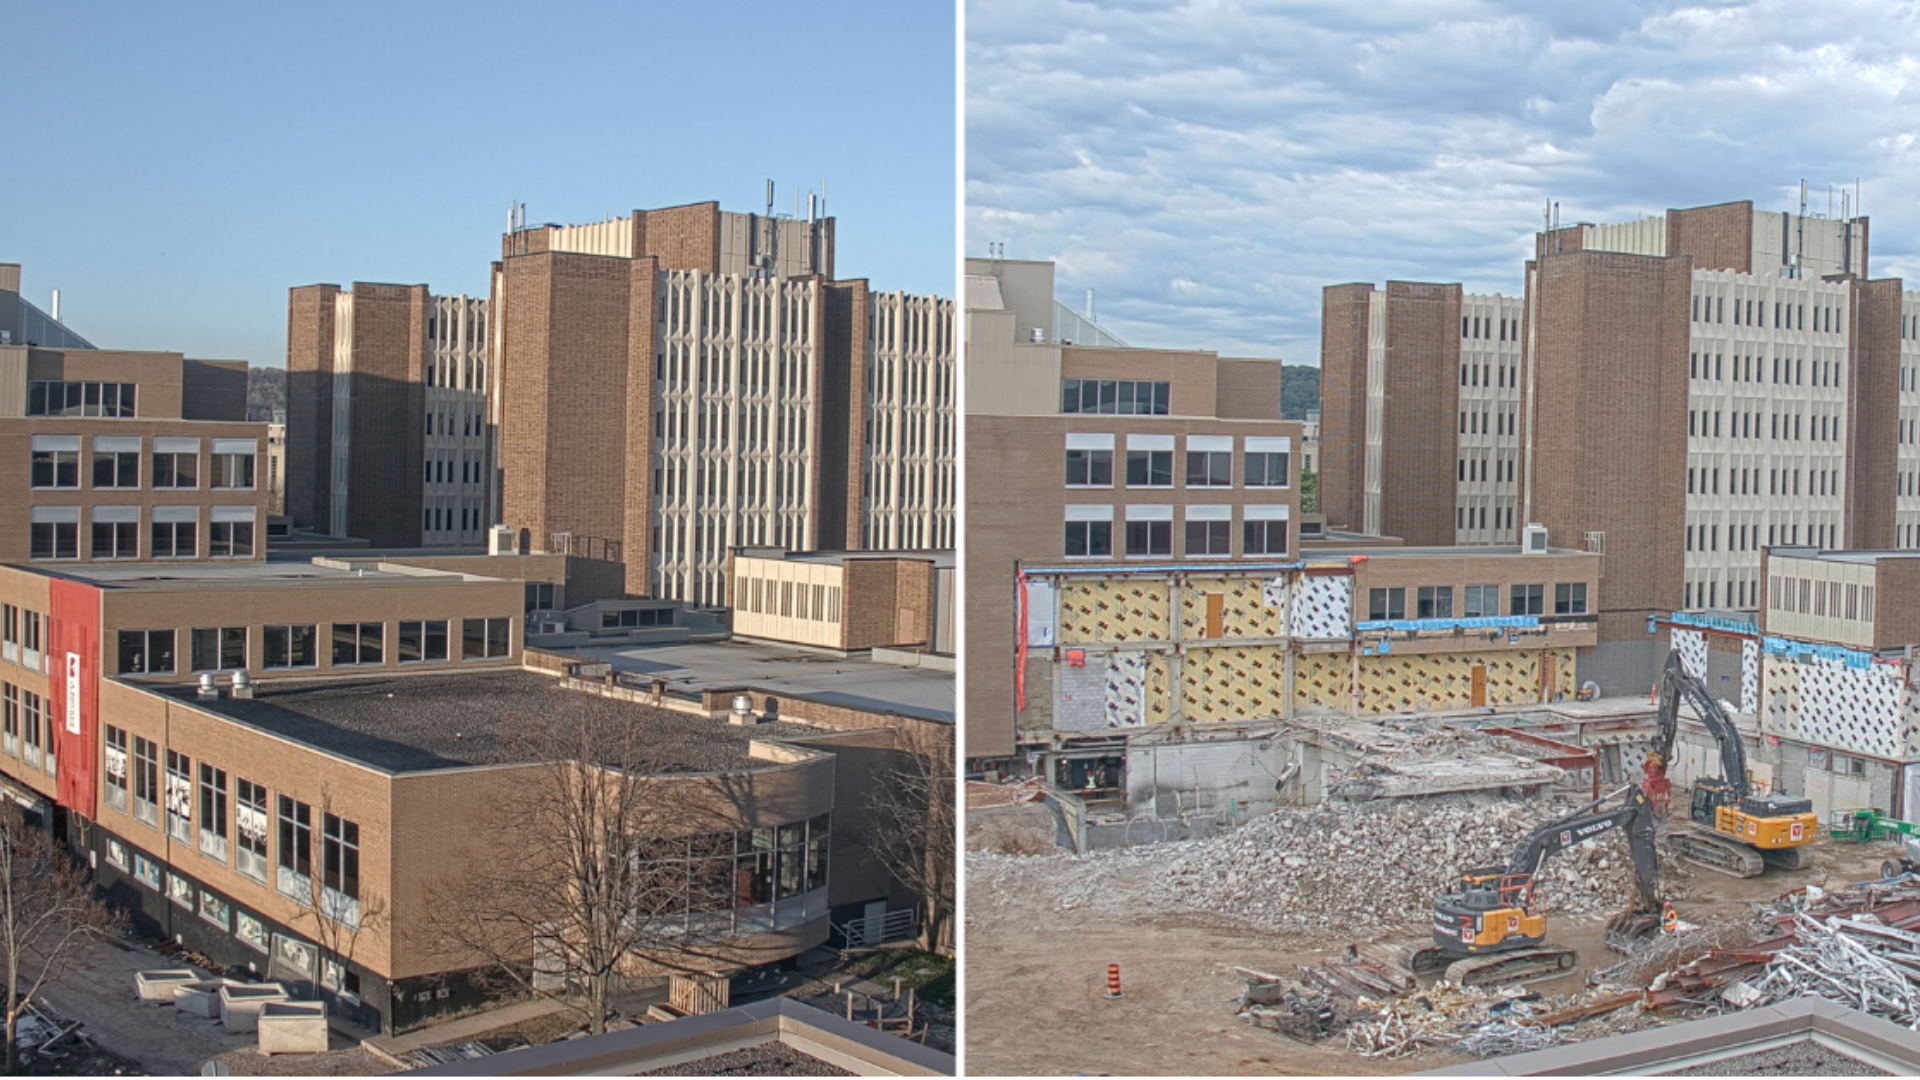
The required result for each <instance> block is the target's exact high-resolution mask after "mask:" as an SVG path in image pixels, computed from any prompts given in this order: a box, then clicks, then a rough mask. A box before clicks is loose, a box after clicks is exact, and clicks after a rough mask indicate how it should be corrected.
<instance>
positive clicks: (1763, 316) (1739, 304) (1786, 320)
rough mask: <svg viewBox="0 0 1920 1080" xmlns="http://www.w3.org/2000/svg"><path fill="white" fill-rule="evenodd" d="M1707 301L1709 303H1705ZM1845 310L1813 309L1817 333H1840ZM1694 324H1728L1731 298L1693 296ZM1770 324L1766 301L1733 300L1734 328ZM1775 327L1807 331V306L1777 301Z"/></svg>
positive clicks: (1775, 304)
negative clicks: (1728, 300) (1728, 301)
mask: <svg viewBox="0 0 1920 1080" xmlns="http://www.w3.org/2000/svg"><path fill="white" fill-rule="evenodd" d="M1702 301H1705V303H1702ZM1840 311H1841V309H1840V308H1837V307H1824V306H1816V307H1815V308H1814V309H1813V330H1814V332H1815V333H1821V334H1838V333H1840V328H1841V324H1842V316H1841V314H1840ZM1693 321H1694V322H1710V323H1724V322H1726V321H1727V298H1726V297H1724V296H1701V295H1699V294H1698V293H1695V294H1694V297H1693ZM1766 321H1767V302H1766V301H1765V300H1753V299H1744V300H1743V299H1740V298H1735V299H1734V301H1733V325H1735V326H1765V325H1766ZM1773 328H1774V329H1775V330H1805V329H1806V328H1807V305H1805V304H1784V303H1781V302H1780V301H1778V300H1775V301H1774V302H1773Z"/></svg>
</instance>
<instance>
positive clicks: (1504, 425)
mask: <svg viewBox="0 0 1920 1080" xmlns="http://www.w3.org/2000/svg"><path fill="white" fill-rule="evenodd" d="M1460 434H1462V435H1518V434H1520V415H1519V413H1518V412H1517V411H1516V410H1514V409H1502V410H1501V411H1499V412H1492V411H1490V410H1488V409H1469V410H1467V411H1465V412H1463V413H1461V414H1460Z"/></svg>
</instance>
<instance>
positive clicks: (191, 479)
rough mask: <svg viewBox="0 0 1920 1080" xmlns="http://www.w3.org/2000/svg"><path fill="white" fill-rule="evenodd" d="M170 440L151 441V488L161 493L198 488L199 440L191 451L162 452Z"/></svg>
mask: <svg viewBox="0 0 1920 1080" xmlns="http://www.w3.org/2000/svg"><path fill="white" fill-rule="evenodd" d="M170 441H171V440H170V439H165V438H155V439H154V440H153V445H154V452H153V486H154V487H155V488H156V489H159V490H162V491H176V490H190V489H193V488H197V487H199V486H200V448H199V446H198V445H197V444H198V442H199V440H197V439H189V440H186V441H188V442H192V443H195V444H196V445H195V446H194V447H193V448H192V449H187V450H163V449H161V447H162V446H164V445H166V444H167V443H169V442H170Z"/></svg>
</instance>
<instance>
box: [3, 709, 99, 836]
mask: <svg viewBox="0 0 1920 1080" xmlns="http://www.w3.org/2000/svg"><path fill="white" fill-rule="evenodd" d="M106 728H107V746H106V754H105V765H106V787H105V791H106V799H107V806H108V807H110V808H111V809H114V810H118V811H120V812H121V813H123V814H124V813H126V812H127V765H128V762H127V733H126V731H125V729H123V728H117V727H114V726H113V725H112V724H108V725H107V726H106ZM9 752H11V751H9Z"/></svg>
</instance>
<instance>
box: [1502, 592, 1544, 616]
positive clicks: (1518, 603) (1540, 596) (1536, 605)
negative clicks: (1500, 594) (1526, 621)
mask: <svg viewBox="0 0 1920 1080" xmlns="http://www.w3.org/2000/svg"><path fill="white" fill-rule="evenodd" d="M1546 593H1547V588H1546V586H1545V585H1515V586H1513V589H1512V592H1511V594H1510V595H1511V596H1512V598H1513V603H1512V604H1511V606H1510V607H1509V608H1508V611H1507V614H1509V615H1543V614H1545V613H1546V612H1545V605H1546V599H1547V597H1546Z"/></svg>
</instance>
